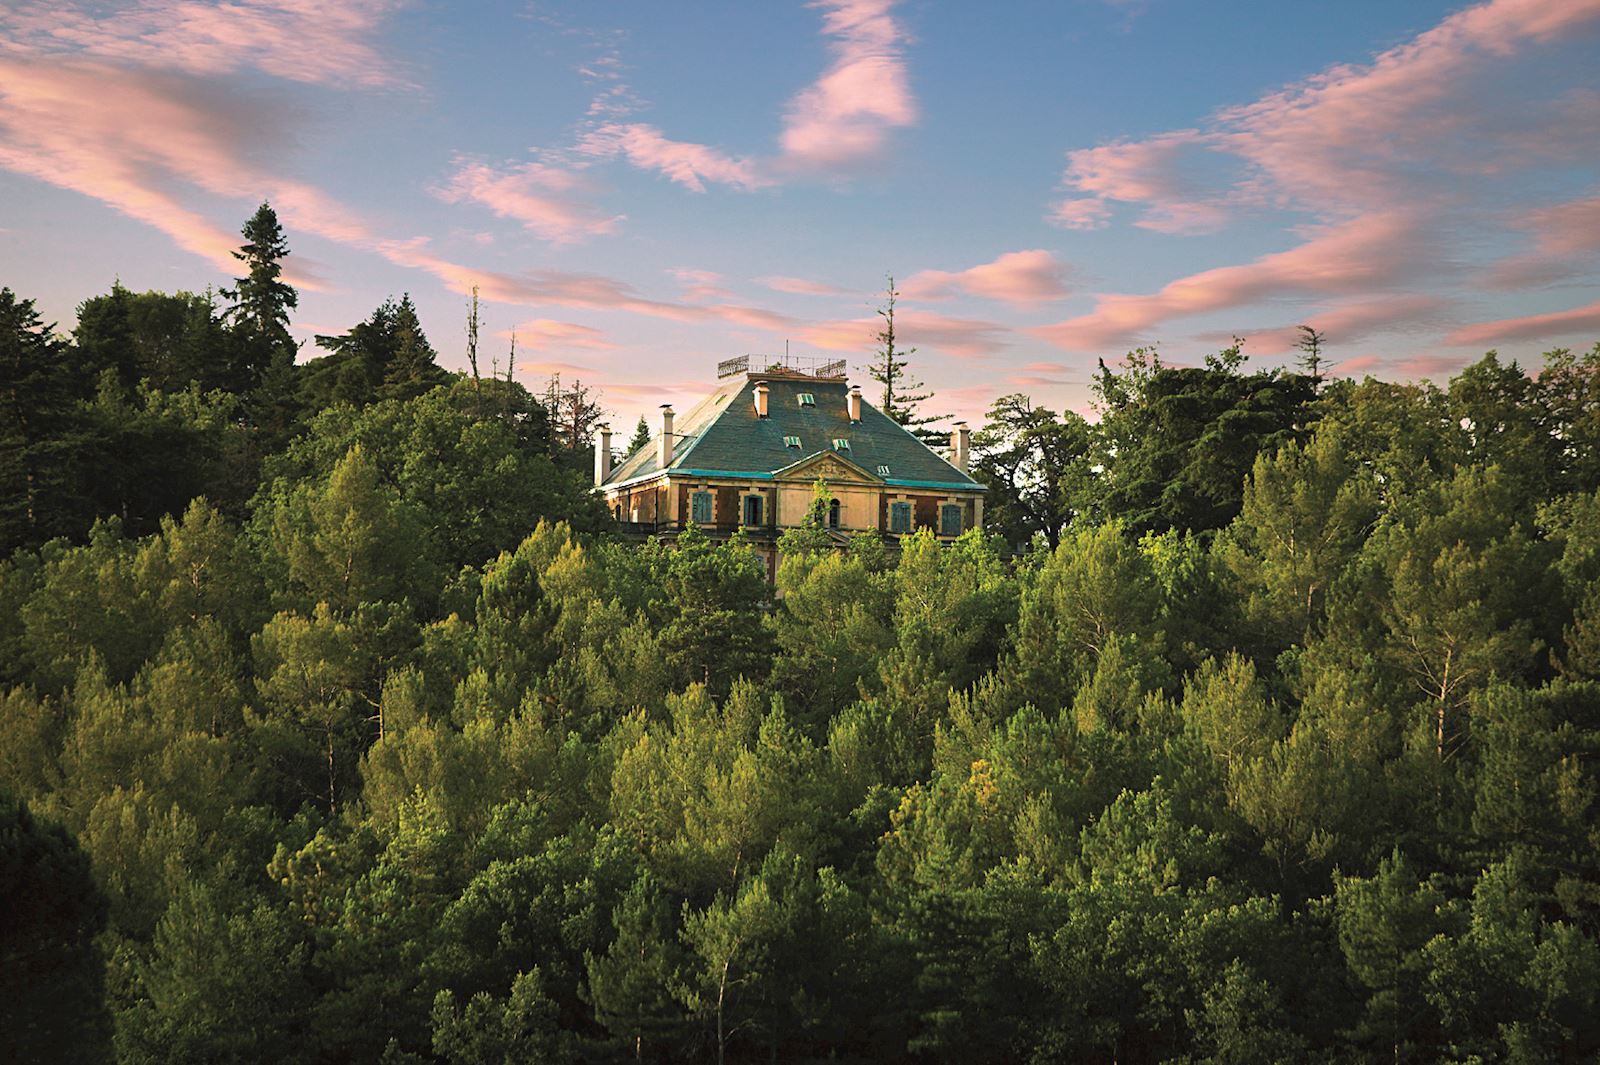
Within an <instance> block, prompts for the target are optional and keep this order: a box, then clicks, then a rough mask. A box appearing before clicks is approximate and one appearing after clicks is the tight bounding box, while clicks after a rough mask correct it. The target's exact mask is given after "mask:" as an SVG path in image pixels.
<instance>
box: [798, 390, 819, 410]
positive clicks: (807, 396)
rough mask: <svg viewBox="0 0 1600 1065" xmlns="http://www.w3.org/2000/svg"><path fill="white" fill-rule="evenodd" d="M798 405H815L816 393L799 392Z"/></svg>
mask: <svg viewBox="0 0 1600 1065" xmlns="http://www.w3.org/2000/svg"><path fill="white" fill-rule="evenodd" d="M800 405H801V406H802V407H815V406H816V405H817V397H816V394H815V393H813V392H802V393H800Z"/></svg>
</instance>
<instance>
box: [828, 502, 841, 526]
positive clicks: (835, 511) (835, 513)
mask: <svg viewBox="0 0 1600 1065" xmlns="http://www.w3.org/2000/svg"><path fill="white" fill-rule="evenodd" d="M838 527H839V501H838V500H837V499H831V500H829V501H828V528H830V529H837V528H838Z"/></svg>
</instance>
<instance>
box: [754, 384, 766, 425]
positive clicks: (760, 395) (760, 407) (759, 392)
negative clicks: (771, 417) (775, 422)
mask: <svg viewBox="0 0 1600 1065" xmlns="http://www.w3.org/2000/svg"><path fill="white" fill-rule="evenodd" d="M755 391H756V417H757V418H765V417H766V416H767V391H768V389H767V383H766V382H765V381H757V382H756V390H755Z"/></svg>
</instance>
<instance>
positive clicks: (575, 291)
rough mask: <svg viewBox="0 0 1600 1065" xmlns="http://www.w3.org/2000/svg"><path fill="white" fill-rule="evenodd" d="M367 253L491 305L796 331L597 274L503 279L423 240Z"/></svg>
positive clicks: (757, 311)
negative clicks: (447, 255) (449, 256)
mask: <svg viewBox="0 0 1600 1065" xmlns="http://www.w3.org/2000/svg"><path fill="white" fill-rule="evenodd" d="M373 250H375V251H377V252H378V253H379V254H381V255H382V256H383V257H384V258H386V259H388V260H389V261H390V262H392V263H394V264H396V265H397V266H405V267H410V268H412V269H418V270H424V271H427V272H428V273H430V274H432V275H433V276H435V277H437V278H438V279H439V280H441V281H443V282H444V283H445V284H446V285H447V286H448V287H449V288H450V289H452V290H453V291H455V292H458V293H460V294H462V295H465V294H467V293H469V292H471V291H472V290H473V288H474V287H476V288H477V289H478V295H479V296H480V297H481V298H482V299H485V300H489V301H492V302H495V303H507V304H515V305H518V306H542V305H549V306H559V307H582V308H587V309H590V310H602V311H621V312H624V313H627V314H638V315H643V316H645V317H650V318H661V319H665V320H667V321H674V322H713V321H720V322H727V323H729V324H731V325H737V326H742V327H746V328H752V329H760V330H766V331H770V332H785V331H788V332H792V331H793V330H794V329H795V328H797V326H798V323H797V322H796V321H795V320H794V319H792V318H789V317H787V316H786V315H782V314H778V313H777V312H775V311H769V310H765V309H763V308H760V307H749V306H743V305H740V304H731V303H719V304H710V305H702V304H688V303H673V302H670V301H667V300H656V299H650V298H649V297H647V296H644V295H642V294H640V293H639V292H638V291H637V290H636V289H635V288H634V287H633V286H632V285H629V284H628V283H626V282H624V281H619V280H618V279H616V278H613V277H605V276H602V275H600V274H584V273H570V272H565V271H559V270H528V271H524V272H522V273H520V274H508V273H504V272H501V271H495V270H481V269H478V268H476V267H471V266H466V265H464V264H461V263H457V262H453V261H451V260H449V259H444V258H441V257H440V256H437V255H434V254H433V253H432V252H431V251H429V250H428V240H427V238H426V237H414V238H411V239H408V240H383V241H377V242H376V243H375V244H374V247H373Z"/></svg>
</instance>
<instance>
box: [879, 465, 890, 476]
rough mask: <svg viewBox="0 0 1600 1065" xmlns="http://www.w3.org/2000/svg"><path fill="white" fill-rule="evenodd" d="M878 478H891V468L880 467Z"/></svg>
mask: <svg viewBox="0 0 1600 1065" xmlns="http://www.w3.org/2000/svg"><path fill="white" fill-rule="evenodd" d="M878 476H879V477H887V476H889V467H887V466H879V467H878Z"/></svg>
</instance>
